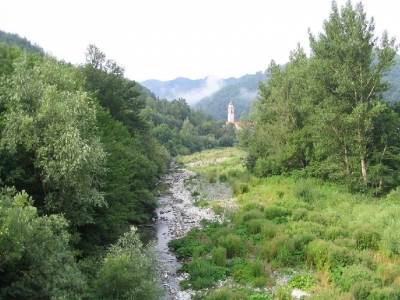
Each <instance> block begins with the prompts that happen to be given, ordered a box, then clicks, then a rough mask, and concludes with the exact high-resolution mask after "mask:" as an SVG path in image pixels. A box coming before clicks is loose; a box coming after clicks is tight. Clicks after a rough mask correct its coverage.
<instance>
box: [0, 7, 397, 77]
mask: <svg viewBox="0 0 400 300" xmlns="http://www.w3.org/2000/svg"><path fill="white" fill-rule="evenodd" d="M346 1H347V0H337V1H336V2H337V4H338V6H339V7H341V6H343V5H344V4H345V3H346ZM357 2H358V1H357ZM331 3H332V2H331V0H113V1H109V0H107V1H106V0H64V1H62V0H35V1H33V0H0V30H3V31H6V32H9V33H17V34H19V35H20V36H21V37H26V38H27V39H28V40H30V41H31V42H33V43H35V44H37V45H39V46H41V47H42V48H43V49H44V50H45V51H46V52H48V53H50V54H52V55H53V56H55V57H57V58H58V59H60V60H61V59H62V60H64V61H66V62H71V63H73V64H82V63H84V62H85V51H86V48H87V47H88V45H89V44H94V45H96V46H97V47H98V48H99V49H100V50H101V51H102V52H104V53H105V54H106V56H107V58H109V59H113V60H115V61H116V62H117V64H119V65H121V66H123V67H124V68H125V76H126V77H127V78H129V79H131V80H135V81H138V82H142V81H144V80H147V79H158V80H162V81H167V80H173V79H175V78H177V77H186V78H190V79H202V78H205V77H207V76H214V77H217V78H228V77H240V76H243V75H245V74H254V73H256V72H258V71H262V72H264V71H265V70H266V69H267V67H268V65H269V63H270V62H271V60H275V61H276V62H277V63H279V64H284V63H286V62H287V61H288V60H289V54H290V51H292V50H294V49H295V48H296V45H297V44H298V43H300V45H301V46H302V47H304V49H305V50H306V51H307V52H308V51H309V48H308V29H310V30H311V32H312V33H314V34H318V33H319V32H321V31H322V25H323V21H324V20H326V19H328V18H329V14H330V12H331ZM352 3H353V5H355V3H356V1H352ZM362 3H363V5H364V11H365V12H366V13H367V17H368V18H370V17H374V20H375V25H376V26H375V29H376V30H375V33H376V35H377V36H381V34H382V32H383V31H384V30H387V31H388V33H389V36H390V37H393V36H394V37H397V41H398V42H400V22H399V16H400V14H399V12H400V1H399V0H379V1H377V0H364V1H362Z"/></svg>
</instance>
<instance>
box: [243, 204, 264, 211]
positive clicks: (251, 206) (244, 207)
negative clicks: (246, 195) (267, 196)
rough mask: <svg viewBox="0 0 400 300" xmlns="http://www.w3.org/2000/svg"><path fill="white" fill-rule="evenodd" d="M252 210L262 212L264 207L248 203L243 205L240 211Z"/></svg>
mask: <svg viewBox="0 0 400 300" xmlns="http://www.w3.org/2000/svg"><path fill="white" fill-rule="evenodd" d="M253 209H258V210H259V211H261V212H262V211H263V209H264V207H263V206H261V204H260V202H248V203H246V204H244V205H243V207H242V210H243V211H245V212H246V211H249V210H253Z"/></svg>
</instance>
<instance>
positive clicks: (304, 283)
mask: <svg viewBox="0 0 400 300" xmlns="http://www.w3.org/2000/svg"><path fill="white" fill-rule="evenodd" d="M316 283H317V277H316V276H315V275H312V274H308V273H303V274H296V275H294V276H293V277H292V278H290V279H289V281H288V285H289V286H290V287H291V288H297V289H300V290H303V291H307V292H311V290H312V288H313V287H314V286H315V285H316Z"/></svg>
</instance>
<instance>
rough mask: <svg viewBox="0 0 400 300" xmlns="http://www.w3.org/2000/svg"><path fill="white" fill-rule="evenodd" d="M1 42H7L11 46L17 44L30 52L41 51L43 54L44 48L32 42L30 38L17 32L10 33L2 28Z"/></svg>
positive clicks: (0, 33) (0, 32) (0, 31)
mask: <svg viewBox="0 0 400 300" xmlns="http://www.w3.org/2000/svg"><path fill="white" fill-rule="evenodd" d="M0 43H5V44H7V45H9V46H14V47H15V46H16V47H18V48H19V49H21V50H25V51H27V52H29V53H40V54H43V49H42V48H41V47H40V46H38V45H36V44H32V43H31V42H30V41H29V40H28V39H26V38H22V37H20V36H19V35H18V34H15V33H8V32H4V31H2V30H0Z"/></svg>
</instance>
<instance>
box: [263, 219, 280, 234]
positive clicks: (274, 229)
mask: <svg viewBox="0 0 400 300" xmlns="http://www.w3.org/2000/svg"><path fill="white" fill-rule="evenodd" d="M278 229H279V227H278V225H276V224H275V223H273V222H271V221H269V220H266V221H264V223H263V224H262V227H261V235H262V236H263V237H265V238H267V239H272V238H273V237H274V236H275V235H276V234H277V233H278Z"/></svg>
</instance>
